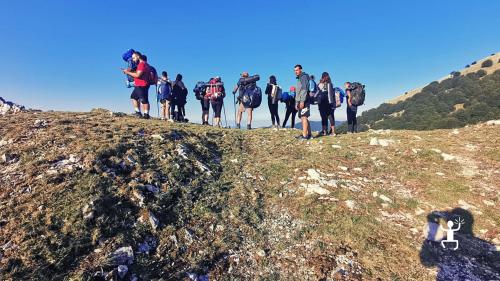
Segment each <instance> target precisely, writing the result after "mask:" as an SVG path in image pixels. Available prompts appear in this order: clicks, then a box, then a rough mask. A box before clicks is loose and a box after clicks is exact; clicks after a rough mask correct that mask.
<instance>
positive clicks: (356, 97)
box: [349, 82, 366, 106]
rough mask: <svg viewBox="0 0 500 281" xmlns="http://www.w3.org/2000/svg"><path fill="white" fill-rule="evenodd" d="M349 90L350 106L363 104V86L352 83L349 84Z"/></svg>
mask: <svg viewBox="0 0 500 281" xmlns="http://www.w3.org/2000/svg"><path fill="white" fill-rule="evenodd" d="M349 90H350V92H351V104H352V105H354V106H360V105H363V104H364V103H365V95H366V92H365V85H363V84H361V83H359V82H353V83H351V86H350V87H349Z"/></svg>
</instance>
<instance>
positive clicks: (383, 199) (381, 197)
mask: <svg viewBox="0 0 500 281" xmlns="http://www.w3.org/2000/svg"><path fill="white" fill-rule="evenodd" d="M378 198H380V199H382V201H385V202H388V203H392V199H391V198H389V197H387V196H385V195H383V194H380V195H379V197H378Z"/></svg>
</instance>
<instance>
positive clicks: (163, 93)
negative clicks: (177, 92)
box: [158, 80, 172, 101]
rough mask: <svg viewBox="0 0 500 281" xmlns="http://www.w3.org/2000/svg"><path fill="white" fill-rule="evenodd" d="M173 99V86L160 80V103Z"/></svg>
mask: <svg viewBox="0 0 500 281" xmlns="http://www.w3.org/2000/svg"><path fill="white" fill-rule="evenodd" d="M171 97H172V85H171V84H170V81H163V80H160V83H159V87H158V101H162V100H170V98H171Z"/></svg>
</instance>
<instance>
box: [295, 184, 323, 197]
mask: <svg viewBox="0 0 500 281" xmlns="http://www.w3.org/2000/svg"><path fill="white" fill-rule="evenodd" d="M299 189H303V190H305V191H306V195H310V194H319V195H328V194H330V191H329V190H327V189H324V188H322V187H321V186H319V184H306V183H301V184H300V187H299Z"/></svg>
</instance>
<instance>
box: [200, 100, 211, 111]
mask: <svg viewBox="0 0 500 281" xmlns="http://www.w3.org/2000/svg"><path fill="white" fill-rule="evenodd" d="M200 103H201V110H202V111H209V110H210V101H209V100H206V99H202V100H200Z"/></svg>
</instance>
